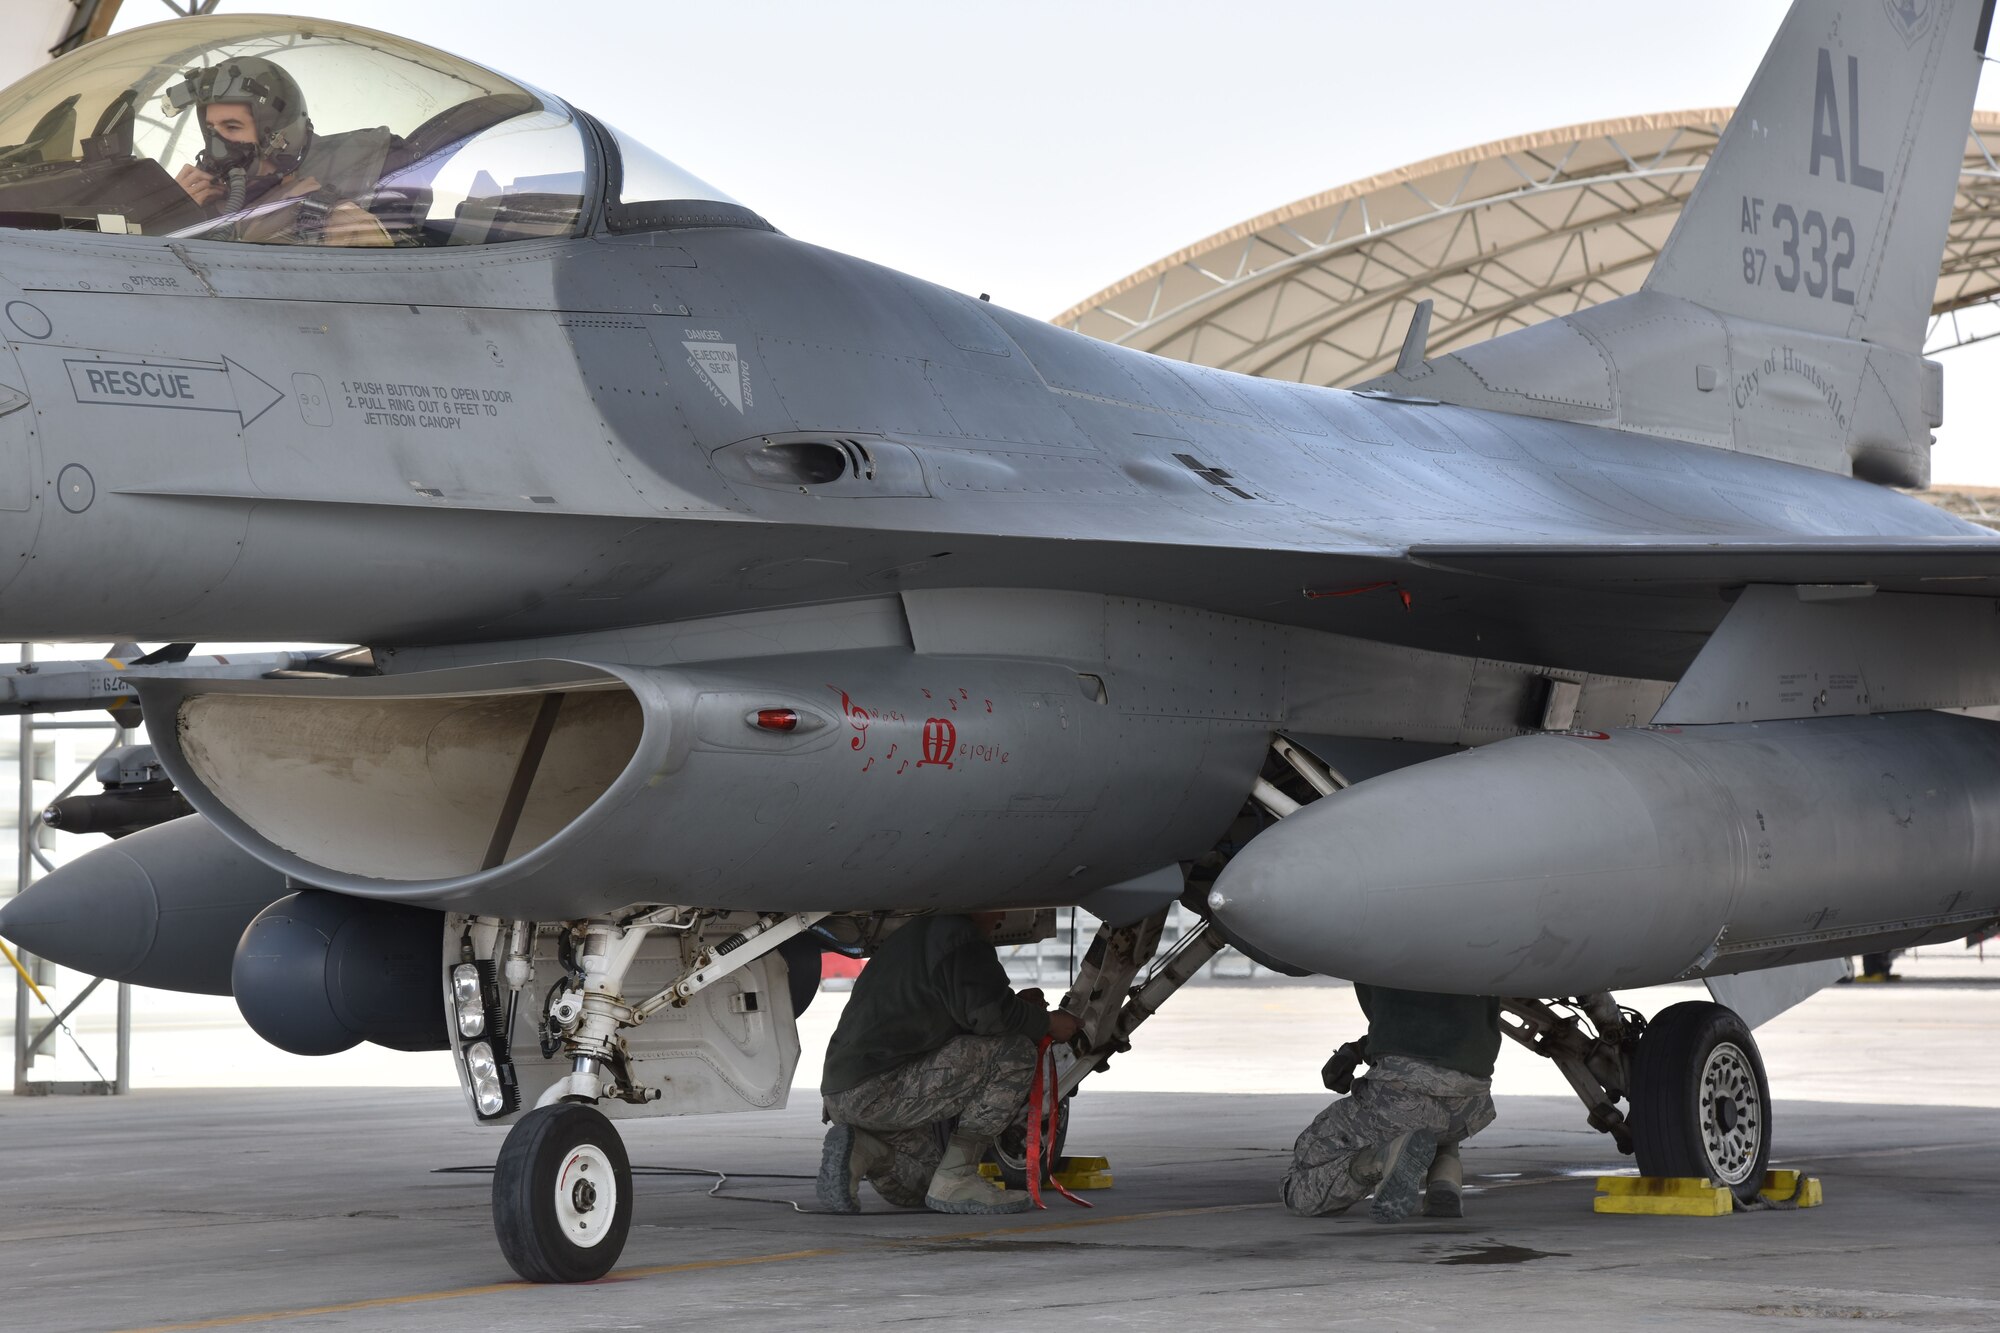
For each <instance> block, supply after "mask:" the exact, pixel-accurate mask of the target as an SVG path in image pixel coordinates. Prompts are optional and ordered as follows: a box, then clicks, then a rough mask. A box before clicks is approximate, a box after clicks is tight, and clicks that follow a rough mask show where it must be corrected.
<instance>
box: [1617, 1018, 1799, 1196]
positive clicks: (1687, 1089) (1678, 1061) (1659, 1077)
mask: <svg viewBox="0 0 2000 1333" xmlns="http://www.w3.org/2000/svg"><path fill="white" fill-rule="evenodd" d="M1631 1105H1632V1115H1631V1122H1632V1149H1633V1154H1634V1156H1635V1157H1637V1159H1638V1163H1639V1174H1641V1175H1645V1176H1706V1177H1707V1178H1708V1179H1710V1180H1712V1181H1714V1182H1715V1183H1716V1184H1718V1185H1726V1186H1728V1188H1729V1189H1730V1191H1731V1192H1732V1193H1734V1194H1735V1196H1736V1198H1737V1199H1738V1200H1739V1201H1740V1202H1744V1203H1748V1202H1749V1201H1751V1200H1752V1199H1754V1198H1756V1197H1757V1191H1758V1189H1759V1188H1761V1187H1762V1185H1763V1183H1764V1168H1765V1166H1766V1165H1767V1164H1768V1163H1769V1161H1770V1159H1771V1088H1770V1084H1769V1083H1768V1082H1767V1081H1766V1080H1765V1077H1764V1062H1763V1060H1762V1058H1760V1057H1759V1056H1758V1054H1757V1042H1756V1039H1755V1038H1753V1037H1752V1036H1751V1035H1750V1028H1749V1026H1748V1025H1747V1024H1746V1023H1744V1021H1743V1020H1742V1019H1741V1018H1739V1017H1737V1015H1736V1013H1735V1011H1734V1010H1731V1009H1726V1008H1724V1007H1723V1006H1722V1005H1719V1004H1710V1003H1708V1002H1706V1001H1691V1002H1689V1003H1685V1004H1676V1005H1672V1006H1670V1007H1668V1008H1666V1009H1662V1010H1661V1011H1660V1012H1659V1014H1658V1015H1656V1016H1655V1017H1654V1018H1653V1019H1652V1020H1651V1021H1650V1022H1648V1023H1647V1024H1646V1032H1645V1035H1644V1036H1643V1037H1641V1038H1640V1040H1639V1049H1638V1051H1637V1053H1636V1054H1635V1055H1634V1057H1633V1061H1632V1095H1631Z"/></svg>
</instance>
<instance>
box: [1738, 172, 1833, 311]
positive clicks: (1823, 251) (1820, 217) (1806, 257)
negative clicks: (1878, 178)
mask: <svg viewBox="0 0 2000 1333" xmlns="http://www.w3.org/2000/svg"><path fill="white" fill-rule="evenodd" d="M1742 217H1743V223H1742V227H1743V231H1744V232H1745V233H1746V234H1747V235H1751V236H1761V235H1762V233H1763V221H1764V201H1763V200H1762V199H1758V198H1754V197H1752V196H1749V195H1745V196H1744V198H1743V212H1742ZM1771 230H1772V231H1774V232H1776V233H1777V245H1778V261H1777V263H1775V264H1772V263H1770V262H1769V256H1768V254H1767V253H1766V251H1765V249H1764V247H1763V246H1762V245H1757V244H1751V245H1746V246H1744V247H1743V281H1744V282H1746V283H1748V284H1749V285H1750V286H1752V287H1761V286H1762V285H1763V283H1764V277H1765V275H1766V273H1768V274H1769V275H1770V277H1771V280H1772V281H1774V282H1776V283H1777V284H1778V290H1779V291H1781V292H1796V291H1798V290H1799V288H1800V287H1801V286H1803V287H1804V288H1805V293H1806V295H1807V296H1810V297H1813V298H1814V299H1816V300H1824V299H1826V298H1828V297H1831V298H1832V299H1833V300H1834V301H1835V302H1836V303H1838V304H1840V305H1853V304H1854V289H1853V288H1852V287H1850V286H1848V285H1847V283H1848V277H1847V274H1848V270H1849V269H1851V268H1853V267H1854V253H1855V238H1854V223H1853V221H1852V220H1850V219H1848V218H1845V217H1836V218H1834V219H1833V221H1832V222H1831V223H1829V222H1828V221H1827V218H1826V214H1824V213H1822V212H1820V211H1819V210H1818V209H1817V208H1809V209H1806V210H1805V212H1804V214H1803V215H1801V214H1800V212H1799V210H1798V209H1797V208H1796V207H1795V206H1793V205H1791V204H1788V203H1780V204H1776V205H1774V206H1773V207H1772V208H1771Z"/></svg>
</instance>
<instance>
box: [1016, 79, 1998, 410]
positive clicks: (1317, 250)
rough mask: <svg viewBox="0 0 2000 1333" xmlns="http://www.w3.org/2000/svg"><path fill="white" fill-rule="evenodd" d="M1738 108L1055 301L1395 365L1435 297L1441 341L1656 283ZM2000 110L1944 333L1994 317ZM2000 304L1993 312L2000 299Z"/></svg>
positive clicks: (1190, 349) (1665, 119)
mask: <svg viewBox="0 0 2000 1333" xmlns="http://www.w3.org/2000/svg"><path fill="white" fill-rule="evenodd" d="M1731 114H1732V112H1731V111H1730V110H1729V109H1727V108H1715V109H1711V110H1706V111H1682V112H1675V113H1668V114H1661V115H1650V116H1631V117H1627V118H1625V119H1621V120H1605V121H1598V122H1595V123H1593V124H1588V125H1575V126H1571V127H1569V128H1567V129H1560V130H1550V131H1546V132H1544V133H1541V134H1530V135H1522V136H1520V137H1518V138H1513V139H1502V140H1499V141H1498V142H1495V143H1489V144H1484V145H1482V146H1480V147H1477V148H1468V149H1464V150H1462V151H1460V152H1456V153H1449V154H1446V155H1445V156H1443V157H1436V158H1432V159H1431V160H1429V161H1427V162H1418V163H1416V164H1414V165H1412V166H1407V167H1403V168H1400V169H1398V170H1395V171H1389V172H1384V173H1383V174H1381V175H1379V176H1372V177H1370V178H1368V179H1366V180H1360V181H1355V182H1353V183H1352V184H1349V185H1343V186H1340V187H1338V188H1337V189H1332V190H1327V191H1325V192H1324V193H1322V194H1316V195H1311V196H1309V197H1307V198H1305V199H1301V200H1298V201H1297V202H1296V203H1291V204H1287V205H1285V206H1284V207H1283V208H1279V209H1274V210H1273V211H1271V212H1269V213H1266V214H1264V215H1263V216H1261V217H1255V218H1251V219H1250V220H1249V221H1247V222H1242V223H1239V224H1237V225H1236V226H1234V227H1231V228H1229V229H1228V230H1227V231H1224V232H1220V233H1218V234H1217V235H1214V236H1211V237H1209V238H1208V239H1207V240H1204V241H1199V242H1196V243H1195V244H1193V245H1190V246H1188V247H1187V248H1186V249H1184V250H1181V251H1179V252H1178V253H1176V254H1171V255H1168V256H1167V257H1166V258H1165V259H1162V260H1160V261H1159V262H1158V263H1156V264H1152V265H1150V266H1148V267H1147V268H1144V269H1141V270H1140V271H1139V272H1137V273H1134V274H1133V275H1132V276H1130V277H1128V278H1125V279H1123V280H1122V281H1120V282H1117V283H1114V284H1112V285H1111V286H1110V287H1107V288H1105V289H1104V290H1103V291H1101V292H1099V293H1098V294H1097V295H1095V296H1093V297H1091V298H1090V299H1088V300H1086V301H1084V302H1082V303H1081V304H1079V305H1076V306H1074V307H1072V308H1071V309H1069V310H1066V311H1064V312H1063V313H1062V314H1060V315H1057V316H1056V317H1055V320H1054V322H1055V323H1057V324H1059V325H1061V326H1062V327H1064V328H1070V329H1077V330H1079V331H1081V332H1084V333H1088V334H1092V335H1095V336H1096V337H1099V338H1103V339H1105V340H1107V341H1109V342H1115V343H1120V344H1123V345H1124V346H1127V347H1137V348H1140V349H1143V350H1145V351H1149V352H1158V353H1160V354H1161V355H1163V356H1171V357H1176V358H1179V359H1181V360H1184V361H1194V362H1198V363H1200V364H1202V365H1207V366H1218V367H1221V368H1223V369H1226V370H1235V371H1241V372H1244V373H1246V374H1251V375H1264V376H1268V377H1271V378H1275V379H1287V380H1296V381H1300V382H1303V383H1308V384H1327V385H1345V384H1353V383H1357V382H1359V381H1361V380H1365V379H1368V378H1370V377H1372V376H1375V375H1379V374H1381V373H1383V372H1385V371H1387V370H1389V369H1390V368H1392V367H1393V366H1394V364H1395V361H1396V353H1397V351H1398V349H1399V348H1400V346H1401V343H1402V339H1403V333H1404V331H1405V330H1406V329H1407V328H1408V327H1409V322H1410V318H1411V316H1412V314H1413V313H1414V310H1415V306H1416V303H1417V302H1418V301H1421V300H1423V299H1425V298H1427V297H1428V298H1430V299H1431V300H1432V301H1433V302H1434V308H1433V310H1432V314H1431V332H1430V342H1429V352H1430V354H1431V355H1434V356H1435V355H1438V354H1441V353H1445V352H1451V351H1455V350H1456V349H1458V348H1460V347H1465V346H1469V345H1471V344H1473V343H1478V342H1483V341H1485V340H1486V339H1488V338H1492V337H1496V336H1498V335H1499V334H1502V333H1506V332H1508V331H1510V330H1512V329H1517V328H1521V327H1523V326H1525V325H1529V324H1537V323H1540V322H1541V321H1542V320H1545V319H1549V318H1552V317H1554V316H1558V315H1566V314H1569V313H1571V312H1573V311H1576V310H1579V309H1581V308H1583V307H1586V306H1591V305H1596V304H1598V303H1600V302H1603V301H1608V300H1610V299H1611V298H1613V297H1616V296H1623V295H1625V294H1627V293H1629V292H1632V291H1636V290H1637V289H1638V287H1639V285H1640V284H1641V283H1642V282H1644V281H1645V277H1646V273H1647V272H1648V270H1650V269H1651V267H1652V264H1653V260H1654V259H1655V258H1656V257H1658V255H1659V252H1660V247H1661V246H1662V245H1664V244H1665V242H1666V239H1667V234H1668V233H1669V232H1671V231H1672V230H1673V226H1674V221H1675V219H1676V218H1678V217H1679V216H1680V210H1681V205H1682V203H1683V202H1684V201H1685V200H1686V199H1687V196H1688V193H1689V192H1690V191H1691V190H1692V189H1693V188H1694V182H1695V178H1696V176H1698V175H1699V174H1700V172H1701V168H1702V167H1703V166H1704V165H1705V164H1706V163H1707V161H1708V156H1709V153H1710V152H1711V151H1713V149H1714V147H1715V144H1716V142H1717V140H1718V139H1719V138H1720V137H1721V135H1722V130H1723V127H1724V126H1725V125H1727V124H1728V123H1729V118H1730V115H1731ZM1996 152H2000V114H1995V113H1992V112H1978V113H1975V114H1974V116H1973V119H1972V133H1971V135H1970V136H1969V138H1968V139H1967V142H1966V150H1965V167H1964V172H1963V174H1962V175H1961V177H1960V180H1959V193H1958V200H1957V203H1956V205H1955V207H1954V208H1953V211H1952V220H1951V231H1950V237H1949V240H1948V241H1947V244H1946V246H1945V254H1944V264H1943V267H1942V270H1941V271H1940V273H1939V276H1938V287H1937V300H1936V304H1935V305H1934V306H1933V314H1934V318H1933V321H1932V336H1931V339H1930V347H1931V349H1932V350H1936V349H1938V348H1940V347H1952V346H1958V345H1960V344H1962V343H1966V342H1974V341H1978V340H1979V339H1981V338H1983V337H1987V336H1991V334H1992V332H1994V331H1996V330H1995V327H1994V325H1995V321H1993V320H1990V319H1989V320H1987V321H1985V322H1984V323H1980V322H1979V321H1972V320H1966V319H1961V317H1960V312H1962V311H1967V310H1970V309H1971V308H1973V307H1976V306H1980V305H1984V304H1986V303H1988V302H1993V301H1995V299H1996V298H2000V159H1996V156H1995V154H1996ZM1989 313H1991V312H1989Z"/></svg>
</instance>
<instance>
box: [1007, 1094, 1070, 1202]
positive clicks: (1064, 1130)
mask: <svg viewBox="0 0 2000 1333" xmlns="http://www.w3.org/2000/svg"><path fill="white" fill-rule="evenodd" d="M1069 1103H1070V1099H1069V1098H1068V1097H1065V1098H1063V1101H1062V1120H1061V1122H1060V1123H1059V1124H1057V1126H1056V1141H1055V1146H1054V1147H1053V1148H1052V1149H1051V1150H1050V1152H1049V1157H1050V1159H1051V1160H1052V1161H1054V1162H1056V1163H1058V1164H1060V1163H1061V1162H1062V1156H1063V1145H1064V1144H1066V1143H1068V1142H1069ZM1027 1158H1028V1132H1027V1130H1025V1129H1021V1128H1015V1129H1010V1130H1008V1131H1006V1132H1005V1133H1003V1134H1002V1135H1000V1137H999V1138H997V1139H995V1140H993V1146H992V1147H990V1148H988V1149H987V1150H986V1160H987V1161H989V1162H992V1163H994V1164H995V1165H997V1166H998V1167H999V1168H1000V1183H1001V1184H1002V1185H1005V1186H1006V1187H1007V1188H1008V1189H1010V1190H1024V1189H1026V1188H1028V1161H1027Z"/></svg>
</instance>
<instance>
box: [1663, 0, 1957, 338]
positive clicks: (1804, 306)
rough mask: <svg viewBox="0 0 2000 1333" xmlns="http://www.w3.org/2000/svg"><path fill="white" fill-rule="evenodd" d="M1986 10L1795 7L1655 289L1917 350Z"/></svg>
mask: <svg viewBox="0 0 2000 1333" xmlns="http://www.w3.org/2000/svg"><path fill="white" fill-rule="evenodd" d="M1993 5H1994V0H1841V2H1840V3H1833V4H1828V3H1824V0H1821V2H1819V3H1801V4H1796V5H1794V6H1793V7H1792V10H1791V12H1790V13H1789V14H1788V15H1786V17H1785V22H1784V26H1783V27H1782V28H1780V29H1779V31H1778V35H1777V38H1776V39H1775V40H1774V41H1773V42H1772V43H1771V48H1770V50H1769V51H1768V52H1767V53H1766V54H1765V56H1764V63H1763V64H1762V65H1761V66H1759V67H1758V70H1757V75H1756V77H1755V78H1753V79H1752V80H1751V81H1750V88H1749V90H1748V91H1747V92H1746V93H1744V95H1743V100H1742V102H1741V104H1740V105H1739V106H1738V107H1737V109H1736V115H1735V117H1734V118H1733V119H1732V120H1731V121H1730V122H1729V128H1728V129H1727V130H1726V131H1724V133H1723V136H1722V142H1721V143H1720V144H1719V145H1717V147H1716V150H1715V154H1714V156H1713V157H1711V158H1710V159H1709V163H1708V166H1707V168H1706V169H1705V170H1704V171H1703V172H1702V175H1701V180H1700V182H1699V183H1698V184H1697V185H1696V186H1695V189H1694V194H1693V196H1692V197H1691V198H1690V199H1689V200H1688V202H1687V205H1686V207H1685V208H1683V209H1682V210H1681V216H1680V220H1679V222H1678V223H1677V224H1676V225H1675V227H1674V231H1673V235H1672V236H1671V237H1670V238H1669V239H1668V241H1667V244H1666V248H1665V249H1664V250H1663V251H1662V252H1661V254H1660V258H1659V260H1658V261H1657V262H1656V263H1655V264H1654V265H1653V271H1652V274H1651V276H1649V277H1648V278H1647V280H1646V290H1647V291H1651V292H1660V293H1663V294H1666V295H1669V296H1679V297H1684V298H1686V299H1687V300H1690V301H1693V302H1694V303H1695V304H1696V305H1700V306H1705V307H1706V308H1708V309H1710V310H1713V311H1715V312H1716V313H1718V314H1723V315H1738V316H1741V317H1742V318H1745V319H1753V320H1757V321H1759V322H1762V323H1766V324H1776V325H1781V326H1783V327H1785V328H1793V329H1800V330H1803V331H1806V332H1810V333H1819V334H1825V335H1829V336H1832V337H1836V338H1851V339H1855V340H1857V341H1861V342H1868V343H1874V344H1876V345H1878V346H1884V347H1891V348H1896V349H1899V350H1902V351H1906V352H1916V351H1919V350H1921V348H1922V345H1923V337H1924V327H1925V322H1926V320H1927V319H1928V318H1929V315H1930V311H1931V301H1932V296H1933V293H1934V292H1935V291H1936V288H1937V273H1938V257H1939V255H1940V254H1941V253H1942V251H1943V249H1944V239H1945V229H1946V227H1947V225H1948V224H1949V223H1950V221H1951V208H1952V201H1953V199H1954V197H1955V194H1956V191H1957V187H1958V176H1959V171H1960V168H1961V165H1962V163H1963V160H1964V154H1965V133H1966V126H1967V124H1968V123H1969V121H1970V120H1971V116H1972V95H1973V92H1974V90H1975V88H1976V87H1977V86H1978V83H1979V70H1980V65H1981V63H1982V59H1983V54H1984V52H1985V49H1986V39H1987V34H1988V31H1989V30H1990V28H1991V27H1992V23H1993Z"/></svg>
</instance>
